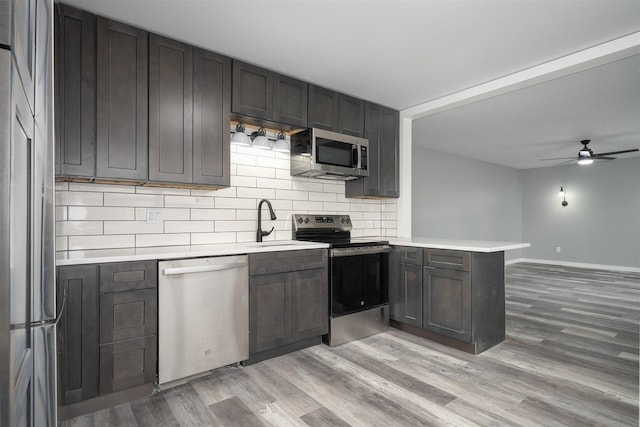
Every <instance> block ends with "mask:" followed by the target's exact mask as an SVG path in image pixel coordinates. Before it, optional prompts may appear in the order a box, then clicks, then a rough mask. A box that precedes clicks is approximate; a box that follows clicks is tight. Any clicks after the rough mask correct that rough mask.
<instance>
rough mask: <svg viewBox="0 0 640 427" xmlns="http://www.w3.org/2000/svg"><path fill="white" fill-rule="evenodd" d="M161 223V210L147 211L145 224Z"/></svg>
mask: <svg viewBox="0 0 640 427" xmlns="http://www.w3.org/2000/svg"><path fill="white" fill-rule="evenodd" d="M161 222H162V209H147V224H160V223H161Z"/></svg>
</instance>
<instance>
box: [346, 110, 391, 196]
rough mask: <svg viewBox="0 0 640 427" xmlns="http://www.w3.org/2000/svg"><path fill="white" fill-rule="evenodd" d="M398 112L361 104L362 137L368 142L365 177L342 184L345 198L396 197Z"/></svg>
mask: <svg viewBox="0 0 640 427" xmlns="http://www.w3.org/2000/svg"><path fill="white" fill-rule="evenodd" d="M399 120H400V116H399V113H398V111H396V110H392V109H390V108H386V107H383V106H381V105H377V104H373V103H370V102H366V103H365V118H364V123H365V130H364V137H365V138H367V139H368V140H369V176H368V177H363V178H359V179H355V180H353V181H348V182H347V183H346V184H345V195H346V197H353V198H363V197H398V195H399V191H398V186H399V179H398V175H399V174H398V165H399V157H398V156H399V139H398V138H399V136H398V132H399Z"/></svg>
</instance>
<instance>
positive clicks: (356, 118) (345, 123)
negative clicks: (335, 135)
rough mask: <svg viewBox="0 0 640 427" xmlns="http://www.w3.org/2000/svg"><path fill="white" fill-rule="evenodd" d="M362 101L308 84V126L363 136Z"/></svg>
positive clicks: (363, 109)
mask: <svg viewBox="0 0 640 427" xmlns="http://www.w3.org/2000/svg"><path fill="white" fill-rule="evenodd" d="M364 104H365V103H364V101H363V100H361V99H358V98H354V97H352V96H349V95H345V94H342V93H338V92H335V91H333V90H330V89H326V88H323V87H320V86H315V85H309V127H315V128H320V129H326V130H331V131H334V132H340V133H344V134H346V135H353V136H358V137H363V136H364V111H365V108H364Z"/></svg>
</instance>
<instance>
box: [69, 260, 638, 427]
mask: <svg viewBox="0 0 640 427" xmlns="http://www.w3.org/2000/svg"><path fill="white" fill-rule="evenodd" d="M506 273H507V276H506V277H507V279H506V281H507V286H506V295H507V296H506V303H507V304H506V307H507V340H506V341H505V342H504V343H502V344H500V345H498V346H496V347H494V348H492V349H490V350H488V351H486V352H484V353H482V354H480V355H478V356H473V355H469V354H466V353H463V352H460V351H457V350H453V349H450V348H447V347H444V346H442V345H439V344H436V343H433V342H430V341H427V340H425V339H422V338H418V337H415V336H412V335H408V334H406V333H403V332H400V331H398V330H395V329H391V330H389V331H388V332H385V333H381V334H378V335H375V336H372V337H368V338H365V339H362V340H360V341H356V342H351V343H348V344H344V345H341V346H338V347H335V348H331V347H327V346H324V345H319V346H315V347H311V348H308V349H305V350H301V351H297V352H295V353H291V354H288V355H285V356H282V357H278V358H275V359H271V360H268V361H265V362H262V363H258V364H256V365H252V366H249V367H245V368H233V367H227V368H221V369H218V370H216V371H215V372H214V373H213V374H212V375H210V376H208V377H204V378H200V379H197V380H194V381H192V382H190V383H187V384H185V385H182V386H179V387H176V388H173V389H170V390H166V391H163V392H161V393H158V394H155V395H154V396H152V397H150V398H146V399H143V400H139V401H136V402H131V403H128V404H124V405H120V406H117V407H114V408H110V409H107V410H103V411H99V412H96V413H93V414H89V415H85V416H82V417H78V418H75V419H72V420H69V421H68V422H66V423H65V426H178V425H180V426H205V425H225V426H262V425H273V426H289V425H292V426H297V425H309V426H347V425H352V426H412V425H420V426H466V425H483V426H485V425H494V426H496V425H509V426H511V425H522V426H539V425H543V426H559V425H568V426H589V425H597V426H634V427H635V426H638V332H639V322H640V274H638V273H620V272H611V271H599V270H584V269H577V268H568V267H557V266H548V265H539V264H527V263H522V264H515V265H511V266H508V267H507V269H506Z"/></svg>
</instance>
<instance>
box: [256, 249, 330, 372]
mask: <svg viewBox="0 0 640 427" xmlns="http://www.w3.org/2000/svg"><path fill="white" fill-rule="evenodd" d="M327 259H328V258H327V251H326V250H325V249H310V250H300V251H287V252H265V253H258V254H250V255H249V360H248V361H247V362H245V363H246V364H251V363H255V362H259V361H261V360H265V359H268V358H270V357H274V356H277V355H280V354H284V353H287V352H290V351H294V350H298V349H301V348H304V347H307V346H309V345H315V344H319V343H320V342H321V336H322V335H324V334H326V333H327V332H328V330H329V323H328V322H329V312H328V310H329V302H328V301H329V295H328V293H329V292H328V273H327V270H328V261H327Z"/></svg>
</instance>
